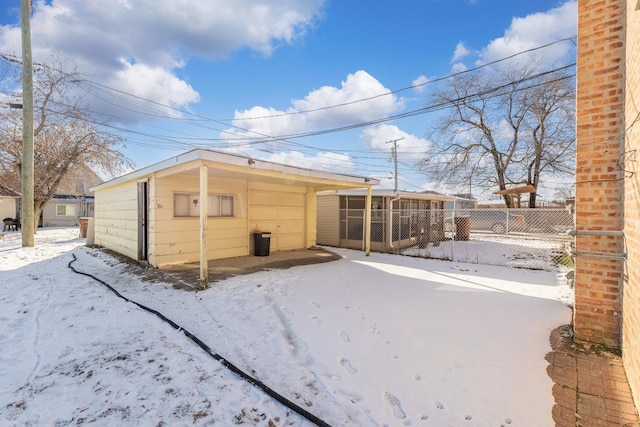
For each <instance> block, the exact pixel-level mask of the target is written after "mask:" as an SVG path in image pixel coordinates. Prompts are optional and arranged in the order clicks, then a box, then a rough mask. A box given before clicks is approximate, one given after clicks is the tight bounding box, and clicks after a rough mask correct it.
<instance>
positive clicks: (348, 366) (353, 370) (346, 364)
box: [340, 359, 358, 375]
mask: <svg viewBox="0 0 640 427" xmlns="http://www.w3.org/2000/svg"><path fill="white" fill-rule="evenodd" d="M340 365H342V367H343V368H344V370H345V371H347V372H348V373H350V374H352V375H353V374H355V373H357V372H358V370H357V369H356V368H354V367H353V365H352V364H351V362H350V361H349V360H347V359H340Z"/></svg>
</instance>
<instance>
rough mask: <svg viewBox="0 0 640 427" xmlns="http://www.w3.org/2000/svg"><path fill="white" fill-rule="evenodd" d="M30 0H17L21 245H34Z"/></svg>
mask: <svg viewBox="0 0 640 427" xmlns="http://www.w3.org/2000/svg"><path fill="white" fill-rule="evenodd" d="M30 14H31V0H20V25H21V28H22V162H21V163H22V167H21V171H20V181H21V184H22V185H21V187H22V189H21V193H22V195H21V196H22V199H21V205H20V222H21V227H22V246H23V247H25V246H33V245H34V234H35V219H34V208H33V199H34V194H33V193H34V191H33V185H34V172H33V61H32V58H31V22H30Z"/></svg>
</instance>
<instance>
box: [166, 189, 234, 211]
mask: <svg viewBox="0 0 640 427" xmlns="http://www.w3.org/2000/svg"><path fill="white" fill-rule="evenodd" d="M199 203H200V195H199V194H197V193H175V194H174V195H173V216H175V217H186V216H200V204H199ZM207 216H214V217H232V216H233V196H227V195H222V194H209V195H208V196H207Z"/></svg>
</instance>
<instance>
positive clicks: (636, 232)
mask: <svg viewBox="0 0 640 427" xmlns="http://www.w3.org/2000/svg"><path fill="white" fill-rule="evenodd" d="M626 21H627V22H626V30H627V33H626V43H625V44H626V53H625V55H626V56H625V58H626V60H625V67H626V79H625V82H626V87H625V123H626V125H625V128H626V133H625V138H624V139H625V143H626V146H625V153H628V154H629V155H631V154H633V155H634V156H635V157H625V156H623V157H625V158H626V159H627V160H628V161H625V163H624V168H625V170H628V171H630V172H634V173H633V174H631V173H627V174H625V175H626V180H625V183H624V184H625V194H624V199H625V203H624V207H625V209H624V218H625V227H624V234H625V241H626V250H627V268H626V269H625V273H626V274H625V276H623V277H624V288H623V289H624V293H623V298H622V301H623V309H622V319H623V323H622V354H623V361H624V365H625V369H626V371H627V377H628V378H629V383H630V386H631V390H632V392H633V395H634V398H635V401H636V406H639V405H638V403H640V206H638V195H640V178H639V176H638V172H639V171H638V170H637V168H638V165H637V162H635V160H636V159H637V158H638V157H637V156H638V153H637V150H638V149H640V121H639V117H640V52H639V51H638V46H640V3H638V2H637V0H634V1H627V2H626ZM631 160H633V161H631Z"/></svg>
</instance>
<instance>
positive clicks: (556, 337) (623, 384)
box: [546, 325, 640, 427]
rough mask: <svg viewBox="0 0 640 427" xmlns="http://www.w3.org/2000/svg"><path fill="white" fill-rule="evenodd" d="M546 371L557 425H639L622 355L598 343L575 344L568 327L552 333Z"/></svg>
mask: <svg viewBox="0 0 640 427" xmlns="http://www.w3.org/2000/svg"><path fill="white" fill-rule="evenodd" d="M550 339H551V348H552V349H553V351H552V352H551V353H549V354H547V357H546V359H547V361H548V362H549V367H548V368H547V372H548V374H549V376H550V377H551V379H552V380H553V381H554V386H553V396H554V398H555V402H556V404H555V406H554V408H553V420H554V421H555V423H556V426H557V427H592V426H593V427H609V426H623V427H638V426H640V422H639V421H638V413H637V411H636V408H635V406H634V404H633V398H632V396H631V389H630V388H629V383H628V380H627V375H626V373H625V371H624V367H623V365H622V358H621V357H620V356H619V355H616V354H614V353H613V352H611V351H609V350H607V349H604V348H602V347H599V346H595V345H594V346H588V345H587V346H584V345H581V344H575V343H574V342H573V339H572V338H571V333H570V326H569V325H566V326H562V327H560V328H558V329H556V330H554V331H553V332H552V333H551V338H550Z"/></svg>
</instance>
